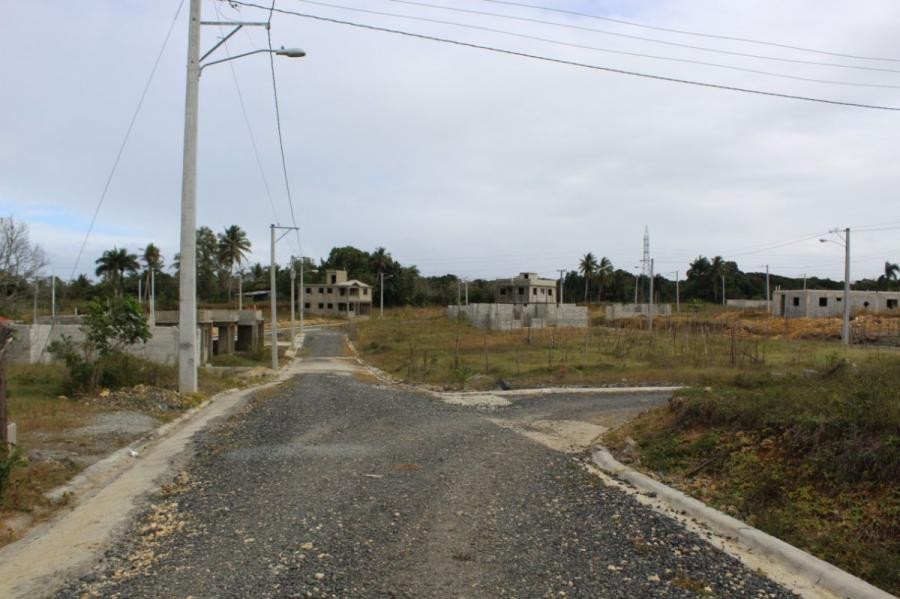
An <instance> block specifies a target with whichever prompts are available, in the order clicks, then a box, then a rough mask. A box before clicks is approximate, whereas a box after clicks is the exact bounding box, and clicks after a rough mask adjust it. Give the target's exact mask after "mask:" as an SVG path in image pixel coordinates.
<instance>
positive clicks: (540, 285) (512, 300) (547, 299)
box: [494, 272, 558, 305]
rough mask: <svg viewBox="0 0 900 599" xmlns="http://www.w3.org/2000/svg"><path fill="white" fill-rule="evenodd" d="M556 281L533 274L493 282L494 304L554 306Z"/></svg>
mask: <svg viewBox="0 0 900 599" xmlns="http://www.w3.org/2000/svg"><path fill="white" fill-rule="evenodd" d="M557 298H558V295H557V283H556V279H542V278H541V277H539V276H538V274H537V273H534V272H523V273H519V276H518V277H512V278H509V279H497V280H496V281H494V302H495V303H498V304H524V305H527V304H555V303H557Z"/></svg>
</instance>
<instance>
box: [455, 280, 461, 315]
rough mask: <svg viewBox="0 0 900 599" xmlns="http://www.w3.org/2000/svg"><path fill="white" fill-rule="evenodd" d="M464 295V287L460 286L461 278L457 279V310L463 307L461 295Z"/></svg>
mask: <svg viewBox="0 0 900 599" xmlns="http://www.w3.org/2000/svg"><path fill="white" fill-rule="evenodd" d="M461 293H462V285H461V284H460V281H459V278H458V277H457V279H456V306H457V308H458V307H459V306H461V305H462V298H461V297H460V294H461Z"/></svg>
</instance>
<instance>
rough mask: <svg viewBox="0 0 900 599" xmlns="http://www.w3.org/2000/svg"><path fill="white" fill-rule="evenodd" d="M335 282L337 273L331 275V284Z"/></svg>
mask: <svg viewBox="0 0 900 599" xmlns="http://www.w3.org/2000/svg"><path fill="white" fill-rule="evenodd" d="M335 283H337V275H331V284H332V285H334V284H335Z"/></svg>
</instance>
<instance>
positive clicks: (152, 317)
mask: <svg viewBox="0 0 900 599" xmlns="http://www.w3.org/2000/svg"><path fill="white" fill-rule="evenodd" d="M150 326H151V327H153V326H156V269H155V268H151V269H150Z"/></svg>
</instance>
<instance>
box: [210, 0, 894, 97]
mask: <svg viewBox="0 0 900 599" xmlns="http://www.w3.org/2000/svg"><path fill="white" fill-rule="evenodd" d="M227 1H228V2H229V3H230V4H234V5H238V6H245V7H249V8H259V9H263V10H269V9H268V8H267V7H264V6H260V5H259V4H254V3H253V2H245V1H243V0H227ZM275 12H279V13H283V14H288V15H293V16H296V17H301V18H305V19H312V20H316V21H321V22H326V23H333V24H336V25H345V26H348V27H355V28H358V29H366V30H369V31H380V32H383V33H391V34H394V35H402V36H405V37H410V38H415V39H422V40H429V41H433V42H439V43H444V44H452V45H455V46H461V47H466V48H473V49H477V50H485V51H487V52H494V53H497V54H506V55H509V56H518V57H520V58H530V59H533V60H540V61H543V62H549V63H554V64H563V65H567V66H573V67H579V68H584V69H590V70H595V71H604V72H607V73H616V74H620V75H628V76H632V77H641V78H644V79H652V80H656V81H667V82H670V83H680V84H683V85H692V86H696V87H704V88H708V89H720V90H726V91H734V92H740V93H745V94H754V95H759V96H769V97H775V98H782V99H786V100H800V101H803V102H815V103H819V104H829V105H834V106H846V107H851V108H866V109H871V110H886V111H890V112H898V111H900V107H896V106H884V105H878V104H866V103H861V102H848V101H843V100H832V99H828V98H817V97H813V96H800V95H795V94H787V93H781V92H773V91H766V90H760V89H753V88H746V87H737V86H731V85H724V84H719V83H709V82H705V81H697V80H693V79H682V78H679V77H669V76H666V75H655V74H650V73H643V72H638V71H630V70H626V69H618V68H614V67H606V66H600V65H593V64H588V63H583V62H576V61H572V60H565V59H561V58H552V57H549V56H543V55H539V54H531V53H528V52H519V51H516V50H508V49H504V48H497V47H495V46H486V45H483V44H475V43H472V42H463V41H460V40H453V39H449V38H444V37H438V36H433V35H426V34H422V33H414V32H410V31H403V30H400V29H391V28H388V27H379V26H376V25H368V24H364V23H356V22H353V21H345V20H342V19H335V18H332V17H323V16H320V15H312V14H307V13H301V12H296V11H290V10H284V9H275Z"/></svg>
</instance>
